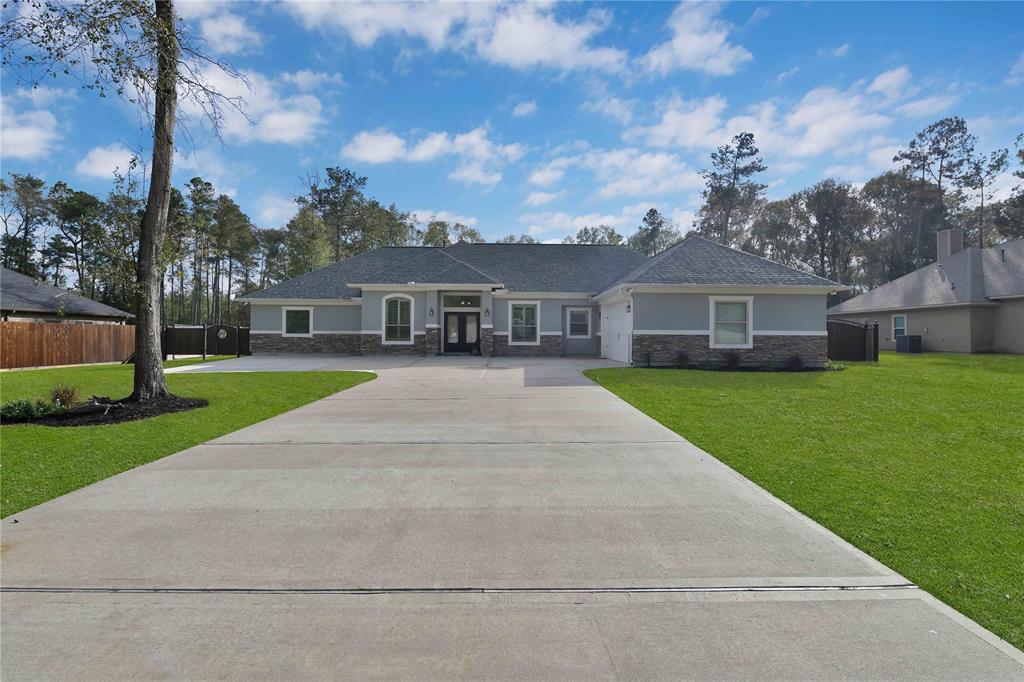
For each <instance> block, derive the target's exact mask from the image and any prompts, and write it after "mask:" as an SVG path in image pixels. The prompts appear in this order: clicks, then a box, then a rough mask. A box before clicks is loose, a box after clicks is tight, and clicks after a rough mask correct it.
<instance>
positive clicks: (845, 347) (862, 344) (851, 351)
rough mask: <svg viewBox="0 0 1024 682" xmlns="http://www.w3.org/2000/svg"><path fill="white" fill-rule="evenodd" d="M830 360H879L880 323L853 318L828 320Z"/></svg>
mask: <svg viewBox="0 0 1024 682" xmlns="http://www.w3.org/2000/svg"><path fill="white" fill-rule="evenodd" d="M827 328H828V359H829V360H861V361H863V360H870V361H872V362H878V323H877V322H876V323H874V324H861V323H860V322H854V321H852V320H838V319H832V320H829V321H828V327H827Z"/></svg>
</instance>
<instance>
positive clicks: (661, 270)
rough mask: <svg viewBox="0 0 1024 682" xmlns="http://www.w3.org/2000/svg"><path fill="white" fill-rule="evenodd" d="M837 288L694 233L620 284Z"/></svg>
mask: <svg viewBox="0 0 1024 682" xmlns="http://www.w3.org/2000/svg"><path fill="white" fill-rule="evenodd" d="M627 283H628V284H695V285H701V284H706V285H708V286H717V285H726V286H743V285H749V286H834V287H842V285H841V284H838V283H836V282H833V281H831V280H828V279H825V278H824V277H818V276H817V275H814V274H811V273H809V272H804V271H802V270H797V269H796V268H791V267H789V266H788V265H783V264H781V263H776V262H775V261H770V260H768V259H766V258H761V257H760V256H755V255H754V254H751V253H746V252H745V251H739V250H737V249H732V248H729V247H728V246H723V245H722V244H719V243H717V242H713V241H709V240H707V239H704V238H703V237H699V236H697V235H695V234H693V233H691V234H688V235H687V236H686V237H685V238H684V239H682V240H681V241H679V242H678V243H676V244H675V245H674V246H670V247H669V248H667V249H665V250H664V251H662V252H661V253H659V254H658V255H656V256H654V257H653V258H651V259H649V260H648V261H647V262H646V263H644V264H643V265H641V266H640V267H638V268H636V269H634V270H633V271H632V272H629V273H627V274H626V275H625V276H623V277H620V278H618V280H617V281H616V284H627Z"/></svg>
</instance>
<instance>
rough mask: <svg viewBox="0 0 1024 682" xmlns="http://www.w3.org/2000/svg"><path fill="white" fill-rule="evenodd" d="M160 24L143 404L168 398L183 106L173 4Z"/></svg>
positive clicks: (146, 232) (142, 326)
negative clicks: (168, 245)
mask: <svg viewBox="0 0 1024 682" xmlns="http://www.w3.org/2000/svg"><path fill="white" fill-rule="evenodd" d="M156 23H157V32H156V43H157V45H156V47H157V71H156V92H155V96H156V100H155V104H156V106H155V110H154V114H155V115H154V121H153V164H152V172H151V174H150V180H149V196H148V198H147V200H146V212H145V214H143V216H142V233H141V235H140V237H139V259H138V268H137V271H136V273H137V282H136V296H137V305H136V312H135V315H136V318H135V390H134V391H132V396H131V397H132V400H138V401H142V400H149V399H151V398H159V397H163V396H166V395H168V393H167V385H166V384H165V383H164V368H163V364H162V359H163V358H162V357H161V354H160V281H161V280H162V279H163V267H162V263H161V260H162V259H161V257H160V245H161V244H163V243H164V233H165V232H166V230H167V213H168V210H169V208H170V205H171V163H172V161H173V160H174V115H175V109H176V108H177V104H178V91H177V80H178V79H177V70H178V40H177V37H176V35H177V34H176V32H175V28H176V26H175V19H174V3H173V2H172V0H156Z"/></svg>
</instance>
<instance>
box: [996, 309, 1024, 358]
mask: <svg viewBox="0 0 1024 682" xmlns="http://www.w3.org/2000/svg"><path fill="white" fill-rule="evenodd" d="M992 339H993V341H992V350H993V351H994V352H996V353H1024V298H1014V299H1009V300H1005V301H1001V302H1000V303H999V307H998V308H996V309H995V314H994V315H993V320H992Z"/></svg>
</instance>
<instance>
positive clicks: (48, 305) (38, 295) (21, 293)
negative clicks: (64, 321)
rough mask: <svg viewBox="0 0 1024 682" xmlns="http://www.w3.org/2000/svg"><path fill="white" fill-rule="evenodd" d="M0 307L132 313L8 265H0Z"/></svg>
mask: <svg viewBox="0 0 1024 682" xmlns="http://www.w3.org/2000/svg"><path fill="white" fill-rule="evenodd" d="M0 309H3V310H4V311H21V312H34V313H56V312H59V311H63V313H64V314H65V315H69V316H72V315H73V316H80V317H81V316H92V317H134V315H133V314H132V313H129V312H126V311H124V310H120V309H118V308H114V307H113V306H109V305H106V304H104V303H99V302H97V301H94V300H92V299H91V298H86V297H84V296H79V295H78V294H75V293H71V292H68V291H67V290H65V289H61V288H59V287H55V286H52V285H50V284H46V283H45V282H39V281H37V280H34V279H32V278H31V277H29V276H27V275H23V274H21V273H20V272H15V271H14V270H8V269H7V268H0Z"/></svg>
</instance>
